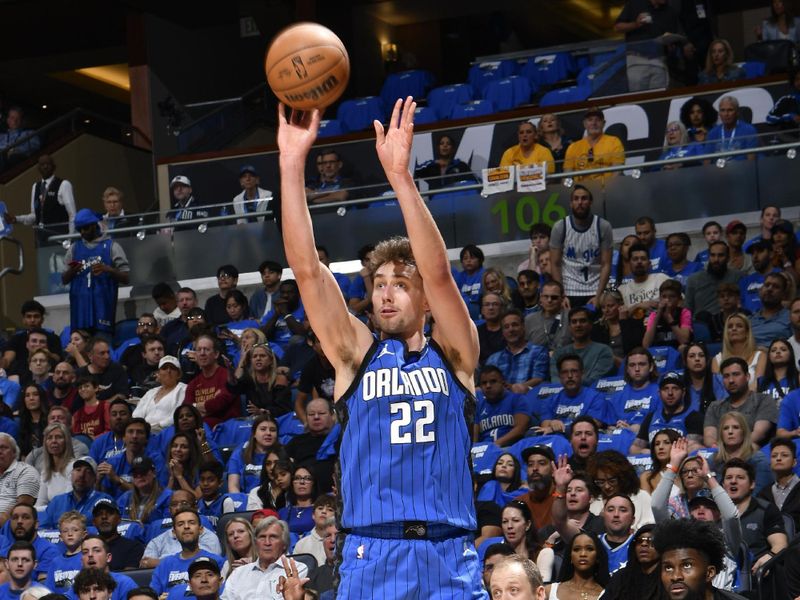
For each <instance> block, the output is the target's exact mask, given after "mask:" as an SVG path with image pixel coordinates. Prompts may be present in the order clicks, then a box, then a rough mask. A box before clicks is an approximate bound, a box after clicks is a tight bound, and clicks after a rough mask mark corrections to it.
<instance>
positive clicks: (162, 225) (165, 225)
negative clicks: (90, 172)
mask: <svg viewBox="0 0 800 600" xmlns="http://www.w3.org/2000/svg"><path fill="white" fill-rule="evenodd" d="M798 148H800V141H797V142H790V143H785V144H776V145H773V146H761V147H758V148H748V149H745V150H727V151H724V152H715V153H711V154H701V155H698V156H692V157H688V158H670V159H666V160H651V161H646V162H642V163H637V164H635V165H614V166H611V167H603V168H601V169H586V170H582V171H569V172H567V173H553V174H551V175H548V176H547V177H548V179H550V180H552V179H556V180H561V181H563V182H564V184H565V185H567V186H570V187H571V185H572V183H571V182H567V181H566V180H567V179H570V180H574V179H575V178H578V177H586V176H589V175H597V174H603V173H618V172H620V171H637V170H638V171H639V172H640V174H641V170H643V169H648V168H651V167H663V166H666V165H673V164H683V163H686V162H699V161H704V160H715V159H720V158H727V157H734V156H742V155H747V154H760V153H764V152H774V151H776V150H778V151H780V150H787V151H788V150H795V151H797V149H798ZM723 166H724V165H723ZM482 189H483V184H481V183H476V184H467V185H457V186H451V187H447V188H439V189H435V190H425V191H420V195H422V196H423V197H425V196H433V195H436V194H444V193H447V192H456V191H467V190H482ZM396 198H397V195H396V194H394V193H386V194H381V195H379V196H370V197H367V198H357V199H353V200H342V201H339V202H328V203H325V204H310V205H309V206H308V208H309V210H310V211H318V210H323V209H326V210H331V209H339V208H347V207H350V206H358V205H362V204H370V203H372V202H379V201H386V200H392V199H396ZM229 204H230V203H225V204H224V205H223V206H228V205H229ZM212 206H214V205H203V207H204V208H211V207H212ZM273 214H274V213H273V211H272V210H264V211H257V212H251V213H247V214H246V215H242V214H237V213H235V214H230V215H219V216H215V217H205V218H198V219H187V220H185V221H164V222H159V223H147V224H145V223H142V224H140V225H135V226H130V227H119V228H115V229H114V233H132V232H139V231H153V230H160V229H169V228H172V229H174V228H184V227H189V226H192V225H202V224H209V223H223V222H226V221H235V220H238V219H243V218H248V219H249V218H251V217H261V216H263V217H271V216H273ZM126 216H128V215H126ZM77 237H79V234H77V233H72V234H62V235H54V236H51V237H50V238H49V240H50V241H53V242H59V241H64V240H70V239H74V238H77Z"/></svg>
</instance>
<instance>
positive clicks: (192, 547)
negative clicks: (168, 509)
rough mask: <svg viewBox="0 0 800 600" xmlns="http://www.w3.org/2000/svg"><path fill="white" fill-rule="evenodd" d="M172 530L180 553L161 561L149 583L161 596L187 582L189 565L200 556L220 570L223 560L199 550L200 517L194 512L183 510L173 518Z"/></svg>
mask: <svg viewBox="0 0 800 600" xmlns="http://www.w3.org/2000/svg"><path fill="white" fill-rule="evenodd" d="M172 530H173V532H174V533H175V537H176V538H177V539H178V542H179V543H180V545H181V551H180V552H178V553H177V554H172V555H170V556H166V557H164V558H162V559H161V562H159V563H158V566H157V567H156V568H155V570H154V571H153V578H152V579H151V581H150V587H152V588H153V589H154V590H155V591H156V593H158V594H163V593H164V592H169V591H170V589H171V588H172V587H174V586H176V585H178V584H181V583H188V582H189V565H191V564H192V562H193V561H194V560H195V559H196V558H198V557H200V556H208V557H209V558H211V559H213V560H214V561H216V563H217V565H219V567H220V568H222V564H223V563H224V562H225V559H224V558H223V557H222V556H219V555H216V554H212V553H211V552H207V551H206V550H202V549H201V548H200V530H201V526H200V515H199V514H198V513H197V511H196V510H190V509H184V510H181V511H179V512H177V513H175V515H174V516H173V525H172Z"/></svg>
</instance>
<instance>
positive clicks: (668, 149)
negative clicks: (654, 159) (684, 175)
mask: <svg viewBox="0 0 800 600" xmlns="http://www.w3.org/2000/svg"><path fill="white" fill-rule="evenodd" d="M699 154H703V147H702V146H701V145H700V144H696V143H694V142H691V141H690V140H689V132H688V131H687V130H686V126H685V125H684V124H683V123H681V122H680V121H670V122H669V123H667V130H666V133H665V135H664V148H663V150H662V152H661V156H659V157H658V160H671V159H675V158H687V157H690V156H697V155H699ZM683 166H684V163H672V164H669V165H664V166H662V167H660V168H662V169H665V170H671V169H679V168H680V167H683Z"/></svg>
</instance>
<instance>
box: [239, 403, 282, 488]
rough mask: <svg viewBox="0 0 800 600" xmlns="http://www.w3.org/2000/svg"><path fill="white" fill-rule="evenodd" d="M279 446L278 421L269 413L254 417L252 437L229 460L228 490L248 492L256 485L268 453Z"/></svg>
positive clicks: (251, 429)
mask: <svg viewBox="0 0 800 600" xmlns="http://www.w3.org/2000/svg"><path fill="white" fill-rule="evenodd" d="M279 447H280V442H279V441H278V422H277V421H276V420H275V419H274V418H273V417H272V415H271V414H269V413H265V414H263V415H258V416H257V417H256V418H255V419H253V426H252V427H251V428H250V438H249V439H248V440H247V441H246V442H245V443H244V444H242V445H241V446H239V447H238V448H236V450H234V451H233V454H231V457H230V459H229V460H228V491H229V492H242V493H245V494H247V493H249V492H250V490H252V489H253V488H254V487H256V486H257V485H258V484H259V481H260V480H261V471H262V469H263V466H264V459H265V458H266V455H267V453H268V452H270V451H271V450H275V449H276V448H279Z"/></svg>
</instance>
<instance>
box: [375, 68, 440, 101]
mask: <svg viewBox="0 0 800 600" xmlns="http://www.w3.org/2000/svg"><path fill="white" fill-rule="evenodd" d="M433 81H434V78H433V73H431V72H430V71H425V70H423V69H415V70H413V71H403V72H402V73H393V74H391V75H389V76H388V77H387V78H386V81H384V82H383V87H382V88H381V99H382V100H383V105H384V106H385V107H386V108H387V109H388V108H389V107H390V106H394V103H395V102H397V99H398V98H405V97H406V96H414V99H415V100H420V99H421V98H424V97H425V95H426V94H427V93H428V90H429V89H430V88H431V86H432V85H433Z"/></svg>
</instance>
